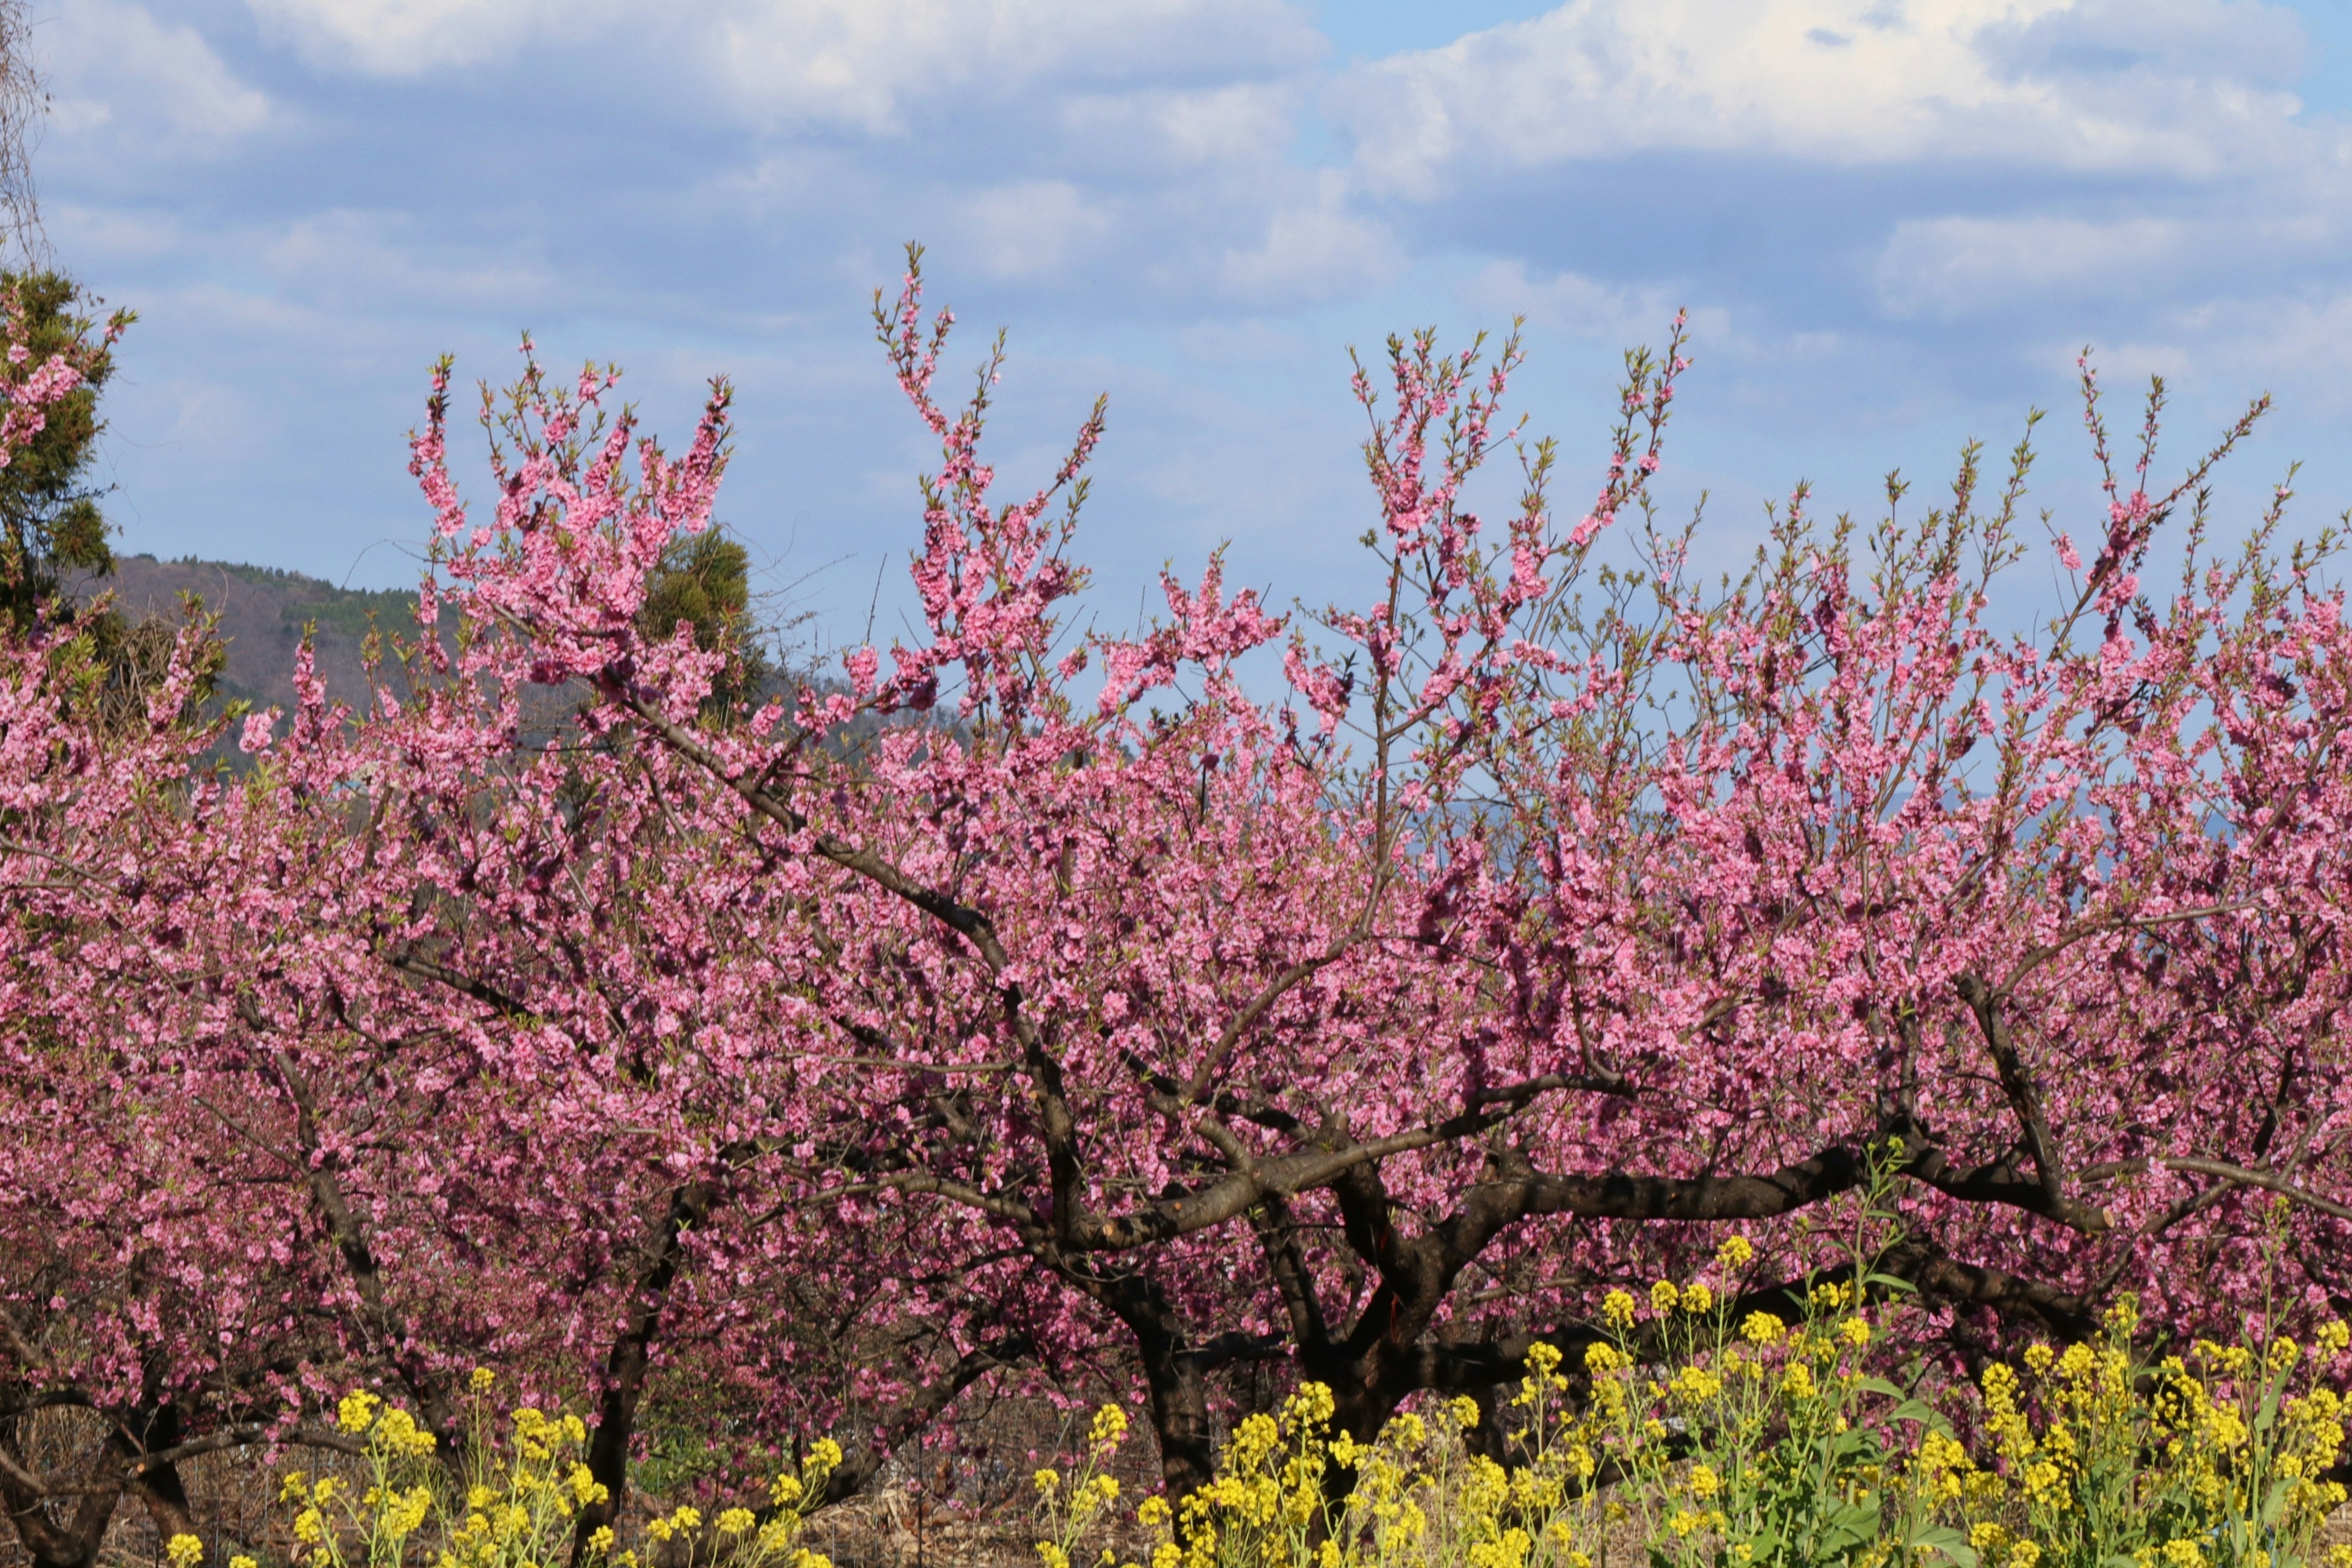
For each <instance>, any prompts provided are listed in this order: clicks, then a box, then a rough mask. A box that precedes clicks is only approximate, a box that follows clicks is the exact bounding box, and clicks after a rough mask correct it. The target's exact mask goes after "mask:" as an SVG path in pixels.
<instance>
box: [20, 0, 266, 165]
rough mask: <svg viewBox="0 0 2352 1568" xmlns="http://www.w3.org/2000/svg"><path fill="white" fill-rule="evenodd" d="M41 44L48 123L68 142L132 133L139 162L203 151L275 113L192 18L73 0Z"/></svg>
mask: <svg viewBox="0 0 2352 1568" xmlns="http://www.w3.org/2000/svg"><path fill="white" fill-rule="evenodd" d="M40 47H41V51H42V54H43V56H44V57H45V58H44V66H45V68H46V69H47V73H48V75H49V78H50V83H51V88H52V90H53V92H54V94H55V102H54V104H53V105H52V115H53V123H54V125H55V127H56V129H57V131H58V132H59V133H60V135H61V137H62V139H63V140H65V142H67V144H68V148H71V147H73V146H74V145H75V144H76V143H89V142H98V143H101V144H109V145H110V144H112V143H114V142H118V141H121V140H135V141H136V142H137V143H138V145H139V146H140V148H141V152H142V162H143V161H145V160H148V159H152V158H156V157H158V156H162V157H165V158H172V157H179V156H187V155H191V154H193V155H203V154H206V153H213V152H215V151H217V150H219V149H220V148H221V147H223V146H224V145H225V144H226V143H228V142H234V141H236V139H238V138H240V137H242V136H245V135H247V133H249V132H255V131H257V130H259V129H261V128H262V127H263V126H264V125H266V124H268V122H269V120H270V117H271V114H272V109H271V106H270V102H269V100H268V98H267V97H266V96H265V95H263V94H262V93H261V92H259V91H257V89H253V88H251V87H248V86H247V85H246V84H245V83H243V82H241V81H239V80H237V79H236V76H235V75H234V74H232V73H231V72H230V70H229V68H228V67H227V66H226V65H224V64H223V63H222V62H221V58H220V57H219V56H218V55H217V54H215V53H214V52H213V48H212V46H211V45H210V44H207V43H206V42H205V40H204V38H203V37H201V36H199V35H198V34H197V32H196V30H195V29H194V28H193V27H190V26H185V25H184V24H181V25H174V24H170V23H165V22H162V21H158V20H157V19H156V18H155V16H153V15H152V14H151V13H150V12H149V11H148V10H147V9H146V8H145V7H144V6H142V5H134V4H131V3H130V0H76V3H75V4H73V5H68V6H67V7H65V8H64V10H63V11H62V13H61V14H60V15H59V16H58V19H57V20H56V21H55V22H53V23H51V24H50V25H49V26H47V27H45V28H43V29H42V31H41V34H40Z"/></svg>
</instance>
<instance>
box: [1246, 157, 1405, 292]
mask: <svg viewBox="0 0 2352 1568" xmlns="http://www.w3.org/2000/svg"><path fill="white" fill-rule="evenodd" d="M1283 194H1284V195H1286V196H1288V197H1290V199H1288V200H1279V201H1270V202H1267V203H1265V216H1264V218H1263V219H1262V223H1263V227H1262V228H1261V229H1260V230H1259V231H1258V234H1257V236H1256V237H1255V240H1254V241H1252V242H1250V243H1247V244H1244V245H1239V246H1234V247H1228V248H1227V249H1226V251H1225V252H1224V255H1223V258H1221V260H1220V261H1219V263H1218V267H1217V281H1218V285H1219V287H1220V288H1221V289H1222V290H1223V293H1224V294H1225V295H1226V296H1227V297H1229V298H1232V299H1237V300H1247V301H1251V302H1253V303H1267V302H1272V301H1277V300H1278V301H1281V302H1283V303H1286V304H1297V303H1298V302H1300V301H1303V300H1328V299H1333V298H1337V297H1339V296H1343V295H1347V294H1351V293H1354V292H1355V291H1357V290H1359V289H1364V288H1367V287H1369V286H1370V285H1373V284H1376V283H1379V282H1381V281H1384V280H1385V279H1388V278H1390V277H1391V276H1393V275H1394V273H1395V271H1396V268H1397V265H1398V260H1399V258H1398V257H1397V254H1396V247H1395V245H1394V243H1393V242H1392V241H1391V238H1390V236H1389V232H1388V230H1387V229H1386V228H1385V227H1383V226H1381V224H1379V223H1378V222H1375V221H1373V220H1371V219H1370V218H1367V217H1363V216H1360V215H1358V214H1355V213H1352V212H1350V211H1349V205H1348V194H1349V193H1348V189H1347V185H1346V183H1345V181H1344V180H1343V179H1342V177H1341V176H1340V175H1339V174H1338V173H1336V172H1334V171H1325V172H1323V173H1321V174H1318V175H1317V176H1315V177H1314V178H1313V179H1312V181H1311V182H1310V183H1307V184H1306V188H1305V189H1302V190H1297V191H1285V192H1284V193H1283Z"/></svg>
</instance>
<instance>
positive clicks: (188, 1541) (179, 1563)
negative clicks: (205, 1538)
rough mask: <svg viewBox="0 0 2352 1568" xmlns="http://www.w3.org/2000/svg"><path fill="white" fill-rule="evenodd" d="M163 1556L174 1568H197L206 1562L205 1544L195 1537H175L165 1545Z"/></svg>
mask: <svg viewBox="0 0 2352 1568" xmlns="http://www.w3.org/2000/svg"><path fill="white" fill-rule="evenodd" d="M163 1555H164V1556H166V1557H168V1558H170V1559H171V1560H172V1568H195V1565H196V1564H197V1563H201V1562H203V1561H204V1560H205V1543H204V1542H201V1541H199V1540H197V1539H196V1538H195V1537H194V1536H193V1535H175V1536H173V1537H172V1539H171V1540H169V1541H167V1542H164V1543H163Z"/></svg>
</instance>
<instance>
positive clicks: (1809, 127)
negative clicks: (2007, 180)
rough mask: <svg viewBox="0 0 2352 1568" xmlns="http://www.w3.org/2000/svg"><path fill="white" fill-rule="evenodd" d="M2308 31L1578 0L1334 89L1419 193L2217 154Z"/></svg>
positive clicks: (2026, 15) (2269, 90) (1777, 3)
mask: <svg viewBox="0 0 2352 1568" xmlns="http://www.w3.org/2000/svg"><path fill="white" fill-rule="evenodd" d="M2250 34H2251V35H2252V37H2249V35H2250ZM2298 37H2299V35H2298V34H2296V33H2295V31H2294V26H2293V24H2292V22H2291V21H2284V20H2282V19H2281V18H2280V17H2279V16H2277V15H2276V14H2275V13H2273V12H2272V11H2269V10H2267V9H2266V8H2263V7H2259V6H2255V5H2250V4H2231V3H2226V0H2158V3H2157V4H2153V5H2147V4H2137V3H2136V4H2133V5H2121V4H2118V3H2114V0H2103V3H2095V4H2086V3H2076V0H1570V3H1569V4H1567V5H1561V6H1560V7H1559V9H1558V10H1555V11H1553V12H1550V13H1549V14H1548V15H1546V16H1540V17H1538V18H1535V19H1534V20H1531V21H1526V22H1517V23H1511V24H1507V25H1506V26H1498V27H1494V28H1489V29H1487V30H1485V31H1482V32H1476V33H1472V34H1469V35H1466V36H1465V37H1462V38H1459V39H1457V40H1455V41H1454V43H1452V44H1449V45H1447V46H1445V47H1443V48H1438V49H1430V50H1424V51H1420V52H1417V53H1412V54H1406V55H1401V56H1397V57H1393V58H1388V59H1384V60H1378V61H1373V62H1370V63H1368V64H1365V65H1363V66H1360V67H1359V68H1355V69H1354V70H1352V71H1350V72H1349V73H1348V74H1347V75H1346V76H1345V77H1343V78H1342V79H1340V80H1339V82H1338V83H1337V84H1336V85H1335V87H1334V89H1333V93H1332V98H1331V110H1332V112H1333V114H1334V115H1335V117H1336V118H1338V119H1339V121H1341V122H1342V123H1343V124H1345V126H1346V127H1347V128H1348V130H1349V132H1350V133H1351V134H1352V135H1353V137H1354V139H1355V142H1356V147H1357V158H1358V166H1359V168H1360V172H1361V174H1362V175H1363V177H1364V178H1365V180H1366V181H1367V182H1368V183H1369V184H1370V185H1371V186H1372V187H1374V188H1376V189H1380V190H1384V191H1388V192H1391V193H1397V194H1402V195H1409V196H1426V195H1433V194H1436V193H1437V192H1439V191H1441V190H1442V189H1444V186H1445V185H1446V184H1447V183H1448V182H1449V181H1454V180H1458V179H1462V178H1464V177H1476V176H1478V175H1480V174H1492V173H1493V172H1494V171H1495V170H1496V169H1497V168H1500V169H1506V170H1507V169H1509V168H1512V167H1517V168H1521V169H1525V168H1529V167H1538V166H1542V165H1547V164H1556V163H1568V162H1573V161H1579V160H1593V159H1606V158H1618V157H1623V156H1626V155H1628V154H1633V153H1645V152H1655V151H1675V152H1696V153H1744V154H1765V155H1771V156H1779V157H1783V158H1788V159H1794V160H1802V161H1810V162H1817V163H1831V164H1838V165H1872V164H1878V165H1885V164H1890V163H1908V162H1918V161H1925V162H1937V163H1948V162H1952V161H1957V160H1990V161H1995V162H2000V163H2012V164H2020V165H2026V166H2032V167H2057V168H2064V169H2073V170H2083V171H2108V172H2113V171H2147V172H2158V173H2166V174H2191V175H2204V174H2212V173H2214V172H2216V171H2218V170H2220V169H2221V168H2224V167H2227V166H2229V165H2230V164H2231V163H2232V162H2233V161H2236V160H2239V159H2241V158H2242V157H2243V156H2244V155H2245V154H2246V153H2247V152H2248V151H2249V150H2250V149H2259V148H2260V147H2262V146H2263V145H2264V144H2267V143H2269V142H2275V141H2276V140H2277V139H2278V138H2279V137H2280V136H2281V134H2282V133H2283V132H2284V127H2285V126H2286V124H2287V121H2289V120H2290V118H2291V117H2292V116H2293V115H2294V112H2295V110H2296V109H2297V108H2298V104H2297V101H2296V100H2295V99H2294V96H2293V95H2292V94H2291V93H2289V92H2287V91H2285V90H2284V89H2283V88H2282V87H2281V86H2280V85H2279V79H2280V78H2281V77H2282V75H2283V74H2284V71H2285V70H2286V69H2287V68H2290V66H2291V64H2292V62H2293V60H2294V58H2296V52H2297V47H2298V46H2297V39H2298ZM2210 40H2227V42H2226V44H2225V45H2223V46H2221V47H2204V46H2206V45H2207V44H2208V42H2209V41H2210Z"/></svg>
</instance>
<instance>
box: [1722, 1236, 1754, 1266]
mask: <svg viewBox="0 0 2352 1568" xmlns="http://www.w3.org/2000/svg"><path fill="white" fill-rule="evenodd" d="M1755 1256H1756V1245H1755V1243H1753V1242H1751V1241H1749V1240H1748V1238H1747V1237H1744V1236H1727V1237H1724V1238H1723V1245H1722V1246H1721V1247H1717V1248H1716V1249H1715V1260H1716V1261H1717V1263H1720V1264H1722V1265H1723V1266H1724V1267H1725V1268H1747V1267H1748V1260H1749V1259H1750V1258H1754V1257H1755Z"/></svg>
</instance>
